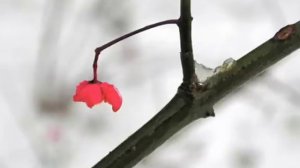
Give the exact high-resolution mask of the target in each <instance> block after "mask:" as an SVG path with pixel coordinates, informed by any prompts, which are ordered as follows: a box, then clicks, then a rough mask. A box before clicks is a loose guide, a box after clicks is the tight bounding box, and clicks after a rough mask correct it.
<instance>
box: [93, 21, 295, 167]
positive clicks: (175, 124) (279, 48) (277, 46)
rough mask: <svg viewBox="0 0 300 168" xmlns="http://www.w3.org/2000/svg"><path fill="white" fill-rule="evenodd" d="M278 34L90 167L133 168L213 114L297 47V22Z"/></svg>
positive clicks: (173, 103)
mask: <svg viewBox="0 0 300 168" xmlns="http://www.w3.org/2000/svg"><path fill="white" fill-rule="evenodd" d="M290 27H292V29H291V30H292V31H290ZM286 28H288V29H289V30H287V29H286ZM278 33H279V34H278ZM278 33H277V34H276V35H275V36H274V37H273V38H271V39H270V40H268V41H266V42H265V43H264V44H262V45H261V46H259V47H257V48H256V49H254V50H253V51H251V52H250V53H248V54H247V55H245V56H244V57H242V58H240V59H239V60H237V61H236V63H235V64H233V65H232V66H231V67H229V68H227V69H224V71H221V72H220V73H217V74H215V75H214V76H212V77H210V78H209V79H208V80H207V81H206V82H205V83H204V85H206V86H207V90H205V91H203V90H199V91H194V95H195V99H194V100H192V101H191V100H190V99H189V97H187V95H186V94H181V92H179V93H177V94H176V95H175V97H174V98H173V99H172V100H171V101H170V102H169V103H168V104H167V105H166V107H164V108H163V109H162V110H161V111H160V112H159V113H158V114H157V115H156V116H154V117H153V118H152V119H151V120H150V121H149V122H148V123H146V124H145V125H144V126H143V127H142V128H140V129H139V130H138V131H136V132H135V133H134V134H133V135H131V136H130V137H129V138H128V139H127V140H125V141H124V142H123V143H122V144H120V145H119V146H118V147H117V148H116V149H114V150H113V151H112V152H110V153H109V154H108V155H107V156H106V157H105V158H104V159H102V160H101V161H100V162H99V163H97V164H96V165H95V166H94V168H130V167H133V166H134V165H135V164H136V163H138V162H139V161H140V160H141V159H143V158H144V157H145V156H147V155H148V154H149V153H151V152H152V151H154V150H155V149H156V148H157V147H159V146H160V145H161V144H162V143H163V142H165V141H166V140H167V139H169V138H170V137H171V136H172V135H174V134H175V133H176V132H178V131H179V130H180V129H181V128H182V127H184V126H186V125H187V124H189V123H191V122H193V121H194V120H196V119H198V118H204V117H208V116H210V115H211V114H213V112H212V106H213V105H214V104H215V103H216V102H217V101H219V100H220V99H221V98H223V97H224V96H226V95H227V94H229V93H230V92H231V91H232V90H233V89H236V88H238V87H239V86H241V85H242V84H243V83H245V82H246V81H248V80H249V79H251V78H252V77H254V76H256V75H257V74H259V73H261V72H263V71H264V70H265V69H266V68H268V67H269V66H271V65H272V64H274V63H276V62H277V61H279V60H280V59H282V58H284V57H285V56H287V55H289V54H290V53H291V52H293V51H294V50H296V49H298V48H299V47H300V22H297V23H296V24H293V25H289V26H287V27H285V28H283V29H281V30H280V31H279V32H278ZM286 33H287V34H286ZM278 37H280V38H278ZM281 37H284V38H281Z"/></svg>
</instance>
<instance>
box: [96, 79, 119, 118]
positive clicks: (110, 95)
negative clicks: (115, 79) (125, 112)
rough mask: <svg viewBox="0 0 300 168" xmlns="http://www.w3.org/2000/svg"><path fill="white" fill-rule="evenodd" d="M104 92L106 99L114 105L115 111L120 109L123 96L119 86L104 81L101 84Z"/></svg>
mask: <svg viewBox="0 0 300 168" xmlns="http://www.w3.org/2000/svg"><path fill="white" fill-rule="evenodd" d="M101 88H102V93H103V95H104V101H105V102H108V103H109V104H111V105H112V110H113V111H114V112H116V111H118V110H119V109H120V107H121V105H122V97H121V95H120V93H119V91H118V89H117V88H115V87H114V85H111V84H109V83H106V82H103V83H102V84H101Z"/></svg>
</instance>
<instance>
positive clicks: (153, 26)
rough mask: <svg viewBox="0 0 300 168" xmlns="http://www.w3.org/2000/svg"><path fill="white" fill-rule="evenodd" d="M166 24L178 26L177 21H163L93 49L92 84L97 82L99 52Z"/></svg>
mask: <svg viewBox="0 0 300 168" xmlns="http://www.w3.org/2000/svg"><path fill="white" fill-rule="evenodd" d="M167 24H176V25H177V24H178V19H170V20H165V21H161V22H157V23H154V24H150V25H148V26H145V27H143V28H140V29H137V30H135V31H132V32H130V33H128V34H125V35H123V36H121V37H118V38H116V39H114V40H112V41H110V42H108V43H106V44H104V45H102V46H100V47H98V48H96V49H95V58H94V62H93V73H94V78H93V80H92V81H93V82H97V67H98V66H97V62H98V58H99V55H100V53H101V51H103V50H104V49H106V48H108V47H110V46H112V45H114V44H116V43H118V42H120V41H122V40H124V39H126V38H128V37H131V36H133V35H136V34H139V33H141V32H143V31H146V30H149V29H152V28H155V27H158V26H162V25H167Z"/></svg>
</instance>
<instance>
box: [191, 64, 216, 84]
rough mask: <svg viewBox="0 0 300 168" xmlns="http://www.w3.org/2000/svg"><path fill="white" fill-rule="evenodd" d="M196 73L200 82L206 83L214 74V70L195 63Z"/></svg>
mask: <svg viewBox="0 0 300 168" xmlns="http://www.w3.org/2000/svg"><path fill="white" fill-rule="evenodd" d="M195 72H196V75H197V78H198V80H199V82H204V81H205V80H206V79H207V78H209V77H211V76H212V75H213V74H214V69H212V68H209V67H206V66H205V65H203V64H199V63H197V62H196V61H195Z"/></svg>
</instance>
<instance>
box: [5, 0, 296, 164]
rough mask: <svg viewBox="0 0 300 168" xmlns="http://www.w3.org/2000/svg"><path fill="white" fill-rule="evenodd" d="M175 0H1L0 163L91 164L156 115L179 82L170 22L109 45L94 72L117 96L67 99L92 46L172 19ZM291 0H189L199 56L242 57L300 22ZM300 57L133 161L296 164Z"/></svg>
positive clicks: (216, 59) (84, 74)
mask: <svg viewBox="0 0 300 168" xmlns="http://www.w3.org/2000/svg"><path fill="white" fill-rule="evenodd" d="M179 3H180V2H179V0H177V1H174V0H164V1H159V0H143V1H139V0H127V1H121V0H51V1H50V0H0V20H1V22H0V46H1V50H0V55H1V59H0V76H1V81H0V167H1V168H17V167H22V168H77V167H78V168H84V167H91V166H93V165H94V164H95V163H96V162H98V161H99V160H100V159H101V158H102V157H104V156H105V155H106V154H107V153H108V152H109V151H111V150H112V149H113V148H115V147H116V146H117V145H118V144H119V143H121V142H122V141H123V140H125V139H126V138H127V137H128V136H129V135H130V134H132V133H133V132H134V131H135V130H137V129H138V128H139V127H141V126H142V125H143V124H144V123H145V122H147V121H148V120H149V119H150V118H151V117H152V116H154V115H155V114H156V113H157V112H158V111H159V110H160V109H161V108H162V107H163V106H164V105H165V104H166V103H167V102H168V100H170V99H171V98H172V96H173V95H174V94H175V93H176V91H177V87H178V86H179V84H180V82H181V78H182V74H181V66H180V60H179V52H180V49H179V34H178V30H177V27H176V26H174V25H168V26H163V27H159V28H156V29H153V30H150V31H147V32H145V33H143V34H140V35H138V36H135V37H132V38H130V39H127V40H126V41H123V42H121V43H118V44H117V45H115V46H113V47H111V48H109V49H107V50H105V51H104V52H103V53H102V54H101V56H100V60H99V67H100V69H99V78H100V80H102V81H107V82H110V83H113V84H114V85H116V86H117V87H118V89H119V90H120V92H121V94H122V96H123V99H124V102H123V106H122V107H121V110H120V111H119V112H118V113H113V112H112V110H111V107H110V106H109V105H107V104H101V105H98V106H96V107H95V108H93V109H89V108H87V107H86V106H85V104H83V103H74V102H72V95H73V94H74V91H75V87H76V85H77V84H78V83H79V82H80V81H82V80H89V79H91V78H92V61H93V56H94V51H93V50H94V48H96V47H97V46H100V45H102V44H104V43H106V42H108V41H110V40H112V39H114V38H116V37H118V36H120V35H122V34H125V33H128V32H129V31H132V30H135V29H137V28H140V27H143V26H145V25H147V24H151V23H154V22H158V21H162V20H166V19H173V18H177V17H178V16H179ZM299 5H300V4H299V1H297V0H243V1H240V0H222V1H217V0H210V1H203V0H202V1H201V0H192V15H193V17H194V21H193V46H194V54H195V59H196V60H197V62H199V63H202V64H204V65H206V66H210V67H216V66H218V65H220V64H221V63H222V62H223V61H224V60H225V59H227V58H229V57H232V58H234V59H238V58H240V57H241V56H243V55H244V54H246V53H247V52H249V51H251V50H252V49H254V48H255V47H257V46H258V45H260V44H261V43H263V42H264V41H266V40H267V39H269V38H271V37H272V36H273V35H274V34H275V33H276V32H277V31H278V30H279V29H280V28H281V27H283V26H285V25H287V24H291V23H294V22H297V21H298V20H300V17H299V16H300V10H299ZM299 56H300V52H299V51H297V52H294V53H293V54H292V55H290V56H289V57H287V58H286V59H284V60H283V61H281V62H280V63H278V64H277V65H276V66H273V67H272V68H271V69H269V70H268V71H267V72H265V73H264V74H262V75H260V76H259V77H257V78H256V79H253V80H252V82H250V83H248V85H245V86H243V87H242V88H241V89H239V90H238V91H236V92H235V93H234V94H232V95H230V96H227V97H226V98H225V99H223V100H222V101H221V102H219V103H218V104H217V105H216V106H215V113H216V117H215V118H208V119H201V120H198V121H196V122H194V123H193V124H191V125H189V126H188V127H186V128H184V129H183V130H182V131H181V132H179V133H178V134H176V135H175V136H174V137H173V138H172V139H170V140H169V141H167V143H165V144H164V145H163V146H162V147H160V148H159V149H157V150H156V151H155V152H154V153H152V154H151V155H149V156H148V157H147V158H146V159H144V160H143V161H142V162H140V163H139V164H138V165H137V166H136V167H137V168H154V167H157V168H198V167H201V168H220V167H222V168H271V167H272V168H282V167H285V168H299V167H300V162H299V158H300V113H299V107H300V104H299V103H300V89H299V87H298V86H299V83H300V78H299V72H298V70H299V67H298V64H299V63H300V57H299Z"/></svg>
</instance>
